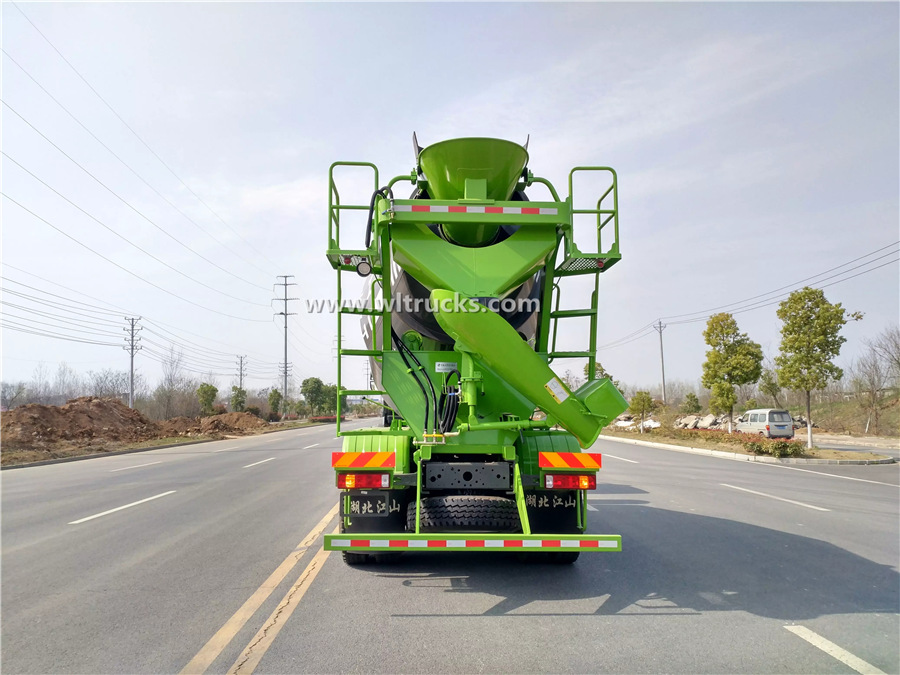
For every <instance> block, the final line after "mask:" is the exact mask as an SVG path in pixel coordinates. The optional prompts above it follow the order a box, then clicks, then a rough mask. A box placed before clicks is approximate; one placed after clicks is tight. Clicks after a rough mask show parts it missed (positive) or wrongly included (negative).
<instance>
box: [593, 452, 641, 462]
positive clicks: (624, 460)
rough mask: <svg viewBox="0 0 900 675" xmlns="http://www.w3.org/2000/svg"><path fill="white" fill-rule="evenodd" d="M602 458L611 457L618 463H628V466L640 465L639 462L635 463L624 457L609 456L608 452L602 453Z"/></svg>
mask: <svg viewBox="0 0 900 675" xmlns="http://www.w3.org/2000/svg"><path fill="white" fill-rule="evenodd" d="M602 456H603V457H612V458H613V459H618V460H619V461H620V462H628V463H629V464H640V462H636V461H634V460H633V459H625V458H624V457H616V456H615V455H611V454H609V453H608V452H604V453H602Z"/></svg>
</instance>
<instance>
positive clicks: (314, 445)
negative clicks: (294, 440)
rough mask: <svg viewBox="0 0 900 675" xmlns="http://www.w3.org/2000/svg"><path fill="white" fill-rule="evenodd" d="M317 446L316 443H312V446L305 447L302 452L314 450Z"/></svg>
mask: <svg viewBox="0 0 900 675" xmlns="http://www.w3.org/2000/svg"><path fill="white" fill-rule="evenodd" d="M318 445H319V444H318V443H313V444H312V445H307V446H306V447H305V448H303V449H304V450H309V449H310V448H315V447H317V446H318Z"/></svg>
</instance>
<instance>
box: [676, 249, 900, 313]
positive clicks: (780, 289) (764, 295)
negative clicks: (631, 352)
mask: <svg viewBox="0 0 900 675" xmlns="http://www.w3.org/2000/svg"><path fill="white" fill-rule="evenodd" d="M897 244H900V241H895V242H893V243H891V244H888V245H887V246H882V247H881V248H878V249H875V250H874V251H871V252H869V253H866V254H865V255H861V256H859V257H858V258H854V259H853V260H848V261H847V262H845V263H842V264H840V265H836V266H835V267H831V268H829V269H827V270H825V271H824V272H819V273H818V274H813V275H812V276H811V277H806V278H805V279H800V280H799V281H794V282H792V283H790V284H787V285H786V286H781V287H779V288H776V289H774V290H771V291H769V292H768V293H760V294H759V295H754V296H752V297H750V298H745V299H744V300H736V301H735V302H729V303H728V304H725V305H721V306H719V307H713V308H711V309H703V310H700V311H698V312H689V313H687V314H676V315H674V316H664V317H661V318H663V319H680V318H682V317H686V316H693V315H695V314H708V313H709V312H715V311H717V310H720V309H725V308H727V307H731V306H733V305H742V304H744V303H745V302H750V301H751V300H756V299H757V298H764V297H766V296H767V295H772V294H774V293H778V292H779V291H783V290H784V289H786V288H791V289H793V288H795V287H796V286H797V284H802V283H804V282H806V281H809V280H811V279H815V278H817V277H821V276H824V275H825V274H828V273H829V272H833V271H834V270H837V269H840V268H841V267H846V266H847V265H851V264H853V263H855V262H857V261H859V260H862V259H863V258H868V257H869V256H873V255H875V254H876V253H880V252H881V251H883V250H885V249H887V248H891V247H893V246H896V245H897ZM893 253H894V251H892V252H891V253H886V254H884V255H882V256H879V257H878V258H874V259H873V260H870V261H869V262H867V263H863V264H862V265H857V266H856V267H853V268H851V269H859V268H860V267H864V266H865V265H868V264H869V263H870V262H874V261H875V260H880V259H881V258H886V257H887V256H889V255H892V254H893ZM849 271H851V270H844V272H840V273H839V274H836V275H833V276H840V275H841V274H844V273H846V272H849ZM831 278H833V277H828V279H831ZM823 281H824V280H823ZM782 295H784V294H782Z"/></svg>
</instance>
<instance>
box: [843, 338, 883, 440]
mask: <svg viewBox="0 0 900 675" xmlns="http://www.w3.org/2000/svg"><path fill="white" fill-rule="evenodd" d="M851 370H852V383H853V389H854V391H856V395H857V400H858V401H859V403H860V405H861V406H862V408H863V410H864V411H865V412H866V413H868V419H867V420H866V433H869V422H871V421H874V422H875V434H876V435H877V434H878V418H879V415H880V414H881V409H882V408H884V404H883V403H882V402H881V392H882V390H883V389H884V388H885V385H886V384H887V381H888V368H887V364H885V362H884V360H883V359H882V358H881V356H880V355H879V354H878V352H877V351H876V350H875V348H874V347H873V345H872V344H869V346H868V348H867V349H866V351H865V352H864V353H863V355H862V356H860V357H859V359H858V360H857V361H856V363H855V364H854V365H853V367H852V369H851Z"/></svg>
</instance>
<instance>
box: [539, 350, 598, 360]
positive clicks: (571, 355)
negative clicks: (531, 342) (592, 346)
mask: <svg viewBox="0 0 900 675" xmlns="http://www.w3.org/2000/svg"><path fill="white" fill-rule="evenodd" d="M591 354H593V352H550V353H549V354H547V356H548V358H551V359H580V358H585V357H588V356H590V355H591Z"/></svg>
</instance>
